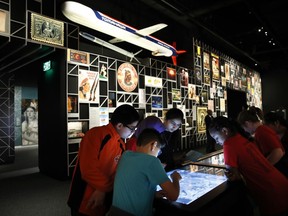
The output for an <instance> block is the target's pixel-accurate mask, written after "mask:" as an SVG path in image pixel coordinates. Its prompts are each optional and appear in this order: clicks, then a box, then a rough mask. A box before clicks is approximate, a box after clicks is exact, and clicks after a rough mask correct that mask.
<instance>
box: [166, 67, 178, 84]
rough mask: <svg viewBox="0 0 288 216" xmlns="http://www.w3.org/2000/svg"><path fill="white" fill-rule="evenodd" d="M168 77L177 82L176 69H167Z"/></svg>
mask: <svg viewBox="0 0 288 216" xmlns="http://www.w3.org/2000/svg"><path fill="white" fill-rule="evenodd" d="M166 70H167V77H168V79H170V80H173V81H176V74H177V73H176V69H174V68H170V67H167V69H166Z"/></svg>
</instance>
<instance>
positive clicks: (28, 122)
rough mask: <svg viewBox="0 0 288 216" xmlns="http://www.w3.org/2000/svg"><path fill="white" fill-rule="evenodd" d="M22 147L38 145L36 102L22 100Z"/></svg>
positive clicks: (33, 100) (34, 100) (35, 100)
mask: <svg viewBox="0 0 288 216" xmlns="http://www.w3.org/2000/svg"><path fill="white" fill-rule="evenodd" d="M21 107H22V145H38V100H37V99H22V105H21Z"/></svg>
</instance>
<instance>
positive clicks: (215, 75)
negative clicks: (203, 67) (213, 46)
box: [212, 54, 220, 80]
mask: <svg viewBox="0 0 288 216" xmlns="http://www.w3.org/2000/svg"><path fill="white" fill-rule="evenodd" d="M219 77H220V72H219V56H217V55H215V54H212V79H214V80H219Z"/></svg>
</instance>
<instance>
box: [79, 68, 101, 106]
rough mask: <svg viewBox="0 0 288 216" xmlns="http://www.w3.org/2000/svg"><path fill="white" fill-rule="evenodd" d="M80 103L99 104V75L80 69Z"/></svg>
mask: <svg viewBox="0 0 288 216" xmlns="http://www.w3.org/2000/svg"><path fill="white" fill-rule="evenodd" d="M78 94H79V102H87V103H88V102H90V103H99V73H98V72H96V71H88V70H82V69H79V76H78Z"/></svg>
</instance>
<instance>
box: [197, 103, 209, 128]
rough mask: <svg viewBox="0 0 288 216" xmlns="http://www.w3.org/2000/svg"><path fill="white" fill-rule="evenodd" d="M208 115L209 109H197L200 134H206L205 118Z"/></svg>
mask: <svg viewBox="0 0 288 216" xmlns="http://www.w3.org/2000/svg"><path fill="white" fill-rule="evenodd" d="M206 115H207V107H197V131H198V133H205V132H206V124H205V116H206Z"/></svg>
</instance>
